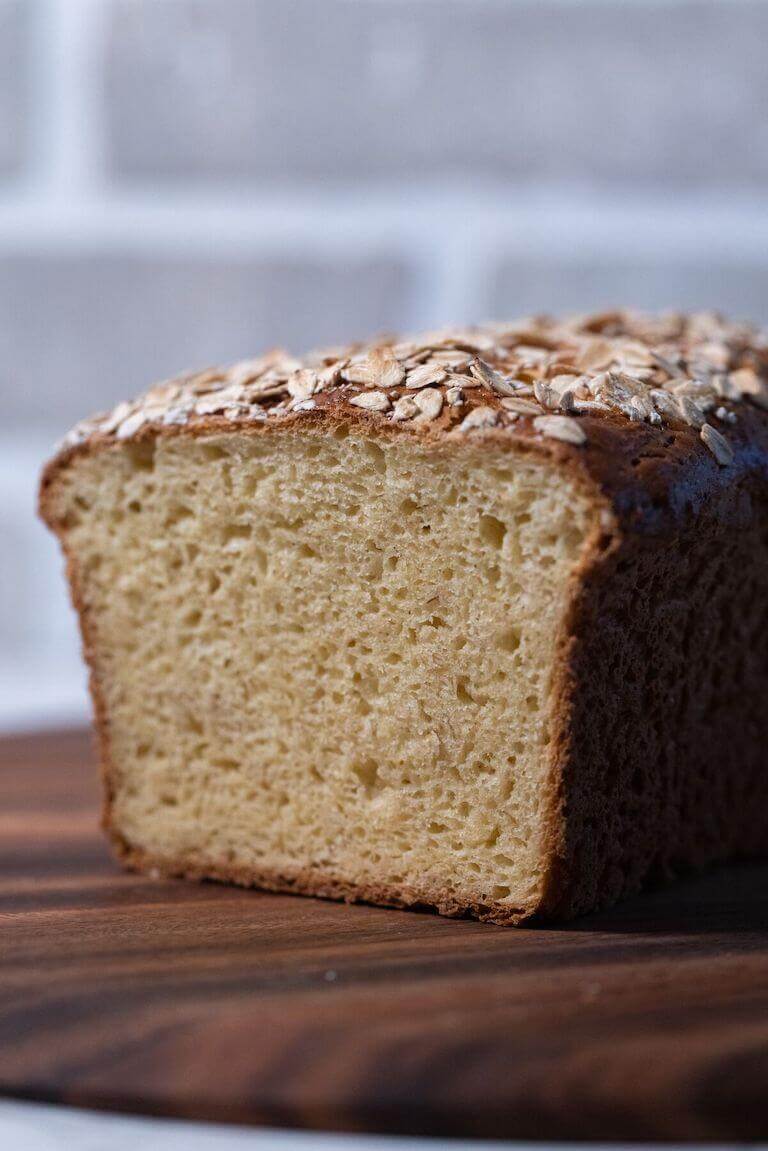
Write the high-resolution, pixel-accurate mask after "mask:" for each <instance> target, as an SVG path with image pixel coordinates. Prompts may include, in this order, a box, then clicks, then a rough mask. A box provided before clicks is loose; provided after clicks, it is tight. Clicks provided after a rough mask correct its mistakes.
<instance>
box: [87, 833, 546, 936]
mask: <svg viewBox="0 0 768 1151" xmlns="http://www.w3.org/2000/svg"><path fill="white" fill-rule="evenodd" d="M110 838H111V840H112V845H113V848H114V850H115V854H116V855H117V856H118V858H119V859H120V861H121V863H122V864H123V865H124V866H125V867H127V868H129V869H130V870H132V871H139V872H142V873H144V874H148V875H151V876H152V877H153V878H161V877H163V878H182V879H193V880H215V881H217V882H220V883H234V884H236V885H237V886H238V887H255V888H258V889H259V890H261V891H273V892H278V893H281V894H284V895H311V896H314V897H315V898H317V899H332V900H335V901H337V902H341V903H369V904H374V905H376V906H378V907H396V908H401V909H407V910H414V911H429V912H435V913H436V914H438V915H446V916H449V917H451V918H453V919H460V918H470V919H480V920H483V921H485V922H488V923H497V924H501V925H504V926H519V925H520V924H521V923H523V922H525V921H526V920H527V919H529V918H530V917H531V915H532V914H533V913H534V911H535V907H534V906H533V905H531V906H530V907H527V908H515V907H510V906H509V904H505V903H498V902H497V903H493V902H491V903H478V902H472V901H471V902H462V901H461V900H458V899H454V898H447V897H446V895H445V893H444V892H441V891H439V890H437V889H430V888H423V889H422V888H420V889H418V890H417V889H416V888H414V887H409V886H404V885H398V886H397V887H392V886H387V885H386V884H372V883H351V882H350V881H349V880H345V879H341V878H339V877H338V876H333V875H330V874H328V873H326V872H323V871H322V870H321V869H317V868H311V867H306V868H297V869H296V870H295V871H292V872H290V873H289V872H283V871H278V870H276V869H274V868H258V867H234V866H233V865H232V864H227V863H220V864H218V863H214V862H211V861H209V860H205V862H196V861H195V860H193V859H172V860H168V859H162V858H160V857H159V856H156V855H152V854H150V853H147V852H145V851H143V850H141V849H139V848H134V847H132V846H130V845H128V844H126V843H125V841H124V840H123V839H122V838H121V837H120V836H119V835H117V834H115V833H114V832H111V835H110Z"/></svg>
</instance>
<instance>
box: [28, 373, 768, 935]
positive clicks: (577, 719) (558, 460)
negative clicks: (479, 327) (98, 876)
mask: <svg viewBox="0 0 768 1151" xmlns="http://www.w3.org/2000/svg"><path fill="white" fill-rule="evenodd" d="M500 403H501V401H500V398H499V395H498V394H495V393H494V392H493V391H492V390H491V389H489V388H485V387H480V388H476V389H474V390H473V392H472V393H471V399H470V400H469V402H468V405H467V409H466V410H470V411H471V410H473V409H475V408H479V407H486V408H490V409H493V410H496V411H498V410H500ZM466 410H465V414H466ZM579 424H580V426H581V427H582V428H583V431H584V433H585V442H584V443H583V444H576V443H570V442H564V441H561V440H559V439H553V438H544V437H542V436H541V435H540V434H538V433H537V430H536V428H535V426H534V425H533V423H532V421H530V420H519V421H516V422H514V423H512V424H511V425H510V426H504V427H499V426H489V427H478V428H477V429H476V430H474V431H473V432H472V433H471V434H472V444H473V447H477V446H478V445H485V446H487V447H488V448H489V449H490V448H493V449H496V450H499V449H502V450H508V451H510V452H511V453H514V454H523V455H535V456H536V457H538V458H541V459H546V460H548V461H549V463H550V464H551V466H552V469H553V473H554V474H561V473H564V474H565V475H566V476H567V478H568V481H569V482H570V483H571V484H573V485H574V486H575V487H576V488H577V489H578V490H579V491H580V492H582V493H584V494H585V495H586V497H587V498H588V499H589V501H590V502H591V503H592V505H593V506H594V509H595V525H596V526H595V529H594V531H593V533H592V535H591V537H590V538H589V539H588V541H587V543H586V546H585V548H584V551H583V553H582V557H581V561H580V564H579V567H578V569H577V571H576V572H575V573H574V576H573V579H572V584H571V588H570V593H569V605H570V606H569V609H568V612H567V617H566V619H565V621H564V624H563V627H562V630H561V634H560V637H559V639H558V643H557V655H556V666H555V679H554V691H553V696H552V699H553V704H552V710H551V718H550V723H551V733H552V739H551V744H550V762H549V768H548V772H547V782H546V806H545V811H546V815H545V819H544V829H543V831H544V834H543V851H544V855H545V858H546V873H545V879H544V882H543V885H542V888H541V891H540V893H539V894H538V896H537V897H535V898H533V899H532V900H531V901H530V902H529V903H528V904H527V905H526V906H523V907H519V908H512V909H511V908H510V907H509V906H508V905H506V904H503V903H488V904H482V905H481V904H477V903H473V902H468V903H462V902H460V901H457V900H454V899H450V900H446V899H445V898H444V897H443V896H442V895H441V893H440V892H439V891H435V890H429V889H427V888H425V889H423V890H422V889H420V890H415V889H413V888H405V887H403V888H389V887H386V886H380V885H370V884H365V883H361V884H355V883H351V882H348V881H346V880H344V879H341V878H339V877H337V876H333V875H330V874H324V873H323V872H322V871H321V870H316V869H313V868H307V869H299V870H297V871H295V872H292V873H290V874H288V873H283V872H279V871H274V870H270V869H261V868H244V867H233V866H231V865H229V864H226V863H223V862H222V863H221V864H217V863H215V862H214V863H210V862H207V861H206V862H205V863H201V862H199V861H196V860H194V859H192V858H180V859H172V860H169V859H162V858H158V857H157V856H153V855H150V854H147V853H145V852H144V851H142V850H141V849H139V848H137V847H135V846H134V845H131V844H129V843H127V842H126V841H125V840H124V839H123V837H122V836H121V835H120V832H119V830H118V829H116V828H115V827H114V825H113V822H112V801H113V780H114V765H113V762H112V757H111V746H110V744H111V741H110V727H109V715H108V711H107V708H106V704H105V700H104V693H103V691H102V684H101V673H100V670H99V662H98V640H97V635H96V628H95V624H94V621H93V620H92V619H91V618H90V616H89V611H88V606H87V601H86V599H85V596H84V594H83V590H82V585H81V579H80V574H79V572H78V569H77V562H76V557H75V556H74V555H73V554H72V551H71V549H70V547H69V545H68V539H67V530H66V524H65V523H64V522H63V520H62V518H61V516H60V514H59V511H58V508H57V501H56V489H57V484H58V482H59V480H60V479H61V477H62V476H63V475H64V473H65V472H66V471H67V469H69V468H71V467H72V466H74V465H76V463H77V461H78V460H79V459H81V458H83V457H86V456H89V455H91V454H93V453H97V452H104V451H120V450H121V444H120V442H117V441H116V440H115V438H114V435H112V434H105V433H101V432H99V431H98V430H97V431H94V432H92V433H90V434H88V436H87V437H86V438H85V439H84V440H83V441H82V442H79V443H76V444H73V445H71V446H67V447H65V448H63V449H62V450H61V451H60V452H59V453H58V454H57V455H56V456H55V457H54V459H53V460H52V461H51V462H50V463H49V464H48V465H47V466H46V468H45V470H44V473H43V476H42V481H41V488H40V503H39V507H40V514H41V516H42V518H43V519H44V520H45V522H46V523H47V524H48V526H49V527H50V528H51V529H52V530H53V531H54V532H55V533H56V535H57V536H58V538H59V540H60V542H61V546H62V549H63V551H64V555H65V557H66V565H67V574H68V578H69V582H70V587H71V594H72V600H73V603H74V606H75V609H76V611H77V613H78V616H79V619H80V627H81V633H82V638H83V650H84V656H85V659H86V662H87V663H88V666H89V669H90V687H91V694H92V698H93V703H94V722H95V730H96V736H97V740H98V746H99V756H100V762H101V765H102V778H103V784H104V792H103V794H104V807H103V826H104V828H105V830H106V831H107V833H108V835H109V836H110V839H111V841H112V844H113V846H114V848H115V851H116V853H117V855H118V856H119V858H120V859H121V861H122V862H123V863H124V864H125V865H126V866H128V867H130V868H134V869H136V870H140V871H143V872H149V873H156V874H159V875H181V876H185V877H188V878H195V879H204V878H207V879H216V880H222V881H225V882H231V883H236V884H240V885H244V886H254V887H259V888H263V889H265V890H269V891H281V892H295V893H301V894H305V895H315V896H320V897H323V898H329V899H337V900H344V901H347V902H357V901H360V902H368V903H374V904H379V905H383V906H394V907H416V908H421V909H431V910H435V911H437V912H439V913H440V914H443V915H451V916H458V915H469V916H472V917H474V918H478V919H484V920H489V921H491V922H494V923H503V924H519V923H522V922H526V921H529V920H532V919H545V920H549V919H564V918H569V917H571V916H573V915H576V914H579V913H581V912H583V911H585V910H589V909H591V908H594V907H598V906H605V905H607V904H609V903H611V902H613V901H614V900H615V899H616V898H618V897H619V896H620V895H622V894H624V893H626V892H627V891H630V890H634V889H636V888H637V887H639V886H640V885H641V884H642V883H643V882H644V881H645V880H646V879H647V877H648V876H649V875H650V874H653V872H654V868H657V865H658V863H659V860H661V857H662V856H663V854H664V853H663V852H662V853H659V852H658V851H655V845H654V844H653V843H651V842H648V843H646V844H645V845H643V844H641V845H640V847H638V846H637V844H636V843H635V841H634V840H632V843H631V845H630V847H629V848H628V849H627V850H624V849H623V848H622V845H621V843H619V842H617V841H615V839H616V836H614V841H611V843H610V844H608V843H607V842H606V843H605V844H603V846H602V847H601V848H600V850H598V851H588V850H585V835H587V832H586V831H585V827H588V825H589V823H590V818H591V815H590V813H592V815H594V810H593V809H594V802H593V801H594V795H595V794H596V793H595V792H594V791H593V792H592V794H591V795H590V792H589V788H590V786H591V784H590V782H589V781H593V782H594V776H595V771H594V764H593V762H592V759H591V758H590V751H589V745H588V743H585V742H584V740H580V738H579V729H580V725H582V724H584V723H585V722H588V720H587V719H585V715H584V700H585V699H588V698H591V695H590V692H591V691H592V689H593V688H595V685H596V684H597V686H598V687H600V686H601V683H602V681H601V677H603V679H604V676H605V669H604V668H599V667H597V666H595V665H594V663H591V662H590V661H593V660H594V658H595V634H594V633H595V627H596V624H597V625H598V630H599V625H600V620H601V619H604V618H607V617H608V616H612V614H620V613H621V612H622V611H623V610H624V607H625V605H624V602H623V600H624V598H625V597H626V596H627V594H628V590H629V588H630V583H628V582H627V579H626V578H625V574H626V572H627V571H632V570H634V568H638V569H639V568H640V567H642V565H643V564H644V563H646V562H647V559H648V557H649V556H653V554H657V555H658V554H662V553H663V551H664V549H669V548H673V547H675V546H676V542H677V541H679V540H680V539H688V538H689V537H691V538H692V533H693V536H695V533H696V532H697V531H699V530H700V528H701V525H702V524H704V530H705V536H706V539H707V540H708V541H709V543H710V545H711V546H712V547H717V546H718V544H719V543H722V541H723V540H725V539H728V538H729V536H730V534H732V533H733V531H734V530H736V525H737V526H738V530H739V531H746V532H750V531H754V532H756V533H760V532H762V534H763V535H765V525H766V523H768V518H766V507H768V414H767V413H766V412H765V411H763V410H761V409H760V408H759V407H757V406H754V405H752V404H742V405H740V406H739V416H738V421H737V422H736V423H735V424H734V425H733V428H732V429H731V430H730V432H729V442H730V445H731V448H732V451H733V460H732V462H731V464H730V466H728V467H727V468H723V467H722V466H720V465H719V463H718V461H717V459H716V458H715V457H714V456H713V455H712V454H711V452H709V451H708V450H707V447H706V446H705V445H704V444H703V443H702V440H701V437H700V435H699V431H698V429H697V428H696V427H692V426H689V425H688V424H686V423H684V422H683V421H677V422H673V423H672V424H671V425H670V424H665V425H653V424H649V423H644V422H632V421H628V420H627V419H626V418H624V417H622V416H620V415H619V414H617V413H614V412H611V411H604V412H593V413H590V414H586V415H583V416H582V417H580V419H579ZM342 425H346V426H348V427H350V428H353V429H354V430H356V431H359V432H361V433H363V434H365V435H368V436H371V437H377V438H380V439H388V438H390V437H394V436H402V435H405V436H412V437H417V438H418V440H419V441H420V442H422V443H423V444H425V445H427V446H431V447H434V448H435V450H442V449H445V448H447V447H450V445H451V444H455V445H456V446H460V444H461V443H462V442H464V433H462V432H460V431H457V429H456V424H455V419H453V418H452V415H451V413H450V412H449V411H448V410H447V409H444V410H443V412H442V413H441V415H440V417H439V418H437V419H434V420H431V421H429V422H426V423H424V424H422V425H415V424H408V423H395V422H391V421H389V420H387V419H386V418H384V417H383V416H382V414H381V413H379V412H375V411H366V410H364V409H362V408H360V407H358V406H355V405H353V404H352V403H351V402H350V397H349V395H348V394H346V393H345V391H344V389H343V388H331V389H329V390H328V391H327V392H325V393H324V394H323V395H319V396H317V397H316V402H315V404H314V407H313V408H312V409H311V410H302V411H286V412H284V413H281V414H280V415H279V416H278V417H276V418H272V419H267V420H262V421H259V422H255V421H254V422H248V421H244V422H242V423H240V422H238V423H235V424H234V425H233V422H232V421H231V420H230V419H228V418H226V417H225V416H223V415H221V414H209V415H201V416H198V417H196V418H195V419H193V420H192V421H190V422H189V423H186V424H183V425H171V426H164V425H157V424H155V423H144V424H142V425H141V426H140V427H138V428H137V429H136V430H135V432H132V434H131V435H130V436H129V437H127V439H128V441H129V442H131V443H141V442H144V441H150V440H153V439H155V438H156V437H171V436H172V437H201V436H211V435H216V434H222V433H228V434H232V433H234V434H237V435H248V436H257V435H270V434H272V432H273V431H277V430H279V431H280V432H282V433H283V434H285V433H286V432H293V433H295V434H296V435H304V434H306V433H315V434H318V433H320V434H328V433H332V432H333V431H334V430H336V429H338V428H339V427H341V426H342ZM739 517H741V520H739ZM760 563H761V564H762V563H763V557H762V556H761V558H760ZM622 573H624V575H623V574H622ZM763 574H766V573H763ZM764 586H767V587H768V581H767V582H766V584H765V585H764ZM650 624H652V620H651V618H650V616H648V617H647V618H640V619H636V620H634V621H633V622H632V625H631V628H632V634H633V635H635V633H636V635H637V637H638V638H636V641H635V642H636V643H637V644H640V643H641V639H642V634H643V629H644V628H646V627H648V626H649V625H650ZM617 642H619V640H618V639H617ZM761 643H762V640H761ZM638 650H639V649H638ZM759 660H760V661H762V660H763V649H762V648H761V654H760V657H759ZM760 668H761V673H760V674H761V678H760V681H759V683H757V684H756V685H755V690H756V691H759V692H764V691H765V690H766V688H768V652H765V662H764V663H760ZM690 677H691V682H692V683H693V682H695V669H691V672H690ZM598 681H600V682H598ZM603 686H604V684H603ZM620 690H621V689H620ZM598 710H599V709H598ZM593 715H594V712H593ZM598 719H599V716H598ZM749 719H750V723H752V724H753V727H754V724H755V723H756V722H758V721H757V720H755V714H754V709H751V710H750V713H749ZM598 726H599V723H598ZM752 736H753V738H759V739H760V740H764V739H766V738H768V723H766V721H762V723H761V724H760V730H759V731H758V732H755V731H753V733H752ZM731 737H732V732H731V729H730V726H729V725H728V724H726V725H725V727H724V729H723V732H722V733H721V736H720V737H719V740H720V743H719V746H718V748H717V749H716V751H717V753H718V754H719V755H721V757H722V758H723V762H724V763H725V764H726V765H727V770H729V771H736V772H738V771H739V765H738V764H734V763H733V761H732V756H731V755H730V753H729V748H728V741H729V739H730V738H731ZM686 738H688V737H686ZM691 738H692V737H691ZM629 759H630V760H631V755H630V756H629ZM635 770H637V768H636V766H634V765H633V764H632V763H631V762H627V763H625V764H623V766H622V767H621V771H620V774H621V777H622V778H624V777H625V776H627V775H631V773H632V771H635ZM652 770H653V769H652V768H651V772H652ZM683 770H684V771H685V770H687V771H689V772H690V773H691V775H692V777H693V776H695V772H696V766H695V764H693V763H690V764H683ZM604 774H605V773H604ZM600 786H603V787H604V786H605V782H604V780H603V781H602V782H601V784H600ZM750 787H751V791H750ZM750 787H747V788H746V789H745V795H744V797H743V806H744V811H742V810H741V809H740V811H739V813H738V818H737V819H734V828H735V829H736V832H735V833H734V834H731V835H721V836H720V841H719V842H718V843H715V844H714V846H710V847H709V848H708V849H706V850H692V849H691V850H688V852H687V853H686V852H685V851H684V852H682V853H681V854H680V857H679V859H678V860H677V863H676V864H675V865H674V866H673V865H671V864H670V862H669V860H670V859H671V856H672V855H673V854H674V853H673V852H672V853H670V852H667V856H668V858H667V860H666V862H664V863H663V865H664V867H666V869H667V870H670V869H671V870H680V869H684V868H685V867H688V866H701V865H702V864H703V863H706V862H709V861H710V860H711V859H713V858H723V857H725V856H728V855H734V854H737V853H739V852H740V851H742V853H743V854H757V853H764V852H765V851H766V850H768V825H765V820H764V819H763V822H762V823H760V822H759V821H757V822H755V826H754V828H753V829H752V833H751V834H746V836H745V837H744V842H743V843H742V844H741V845H739V843H738V842H737V839H738V837H739V836H744V828H745V812H746V810H747V809H748V808H750V807H751V806H752V805H754V804H755V803H763V806H764V808H765V809H768V783H764V784H763V785H762V786H760V785H758V784H757V783H755V782H754V781H752V783H751V784H750ZM601 802H607V801H606V799H605V795H603V794H602V793H601ZM696 811H697V812H698V808H697V809H696ZM699 814H701V813H699ZM693 815H694V816H695V815H696V812H693ZM646 824H647V826H645V828H644V834H645V836H646V839H648V840H650V839H652V838H653V836H654V835H659V836H663V835H665V834H666V835H667V836H669V834H670V832H672V833H675V832H679V831H680V826H681V825H680V821H678V823H677V824H676V825H675V824H674V821H672V823H670V824H669V825H665V823H664V820H663V819H662V817H661V814H660V813H659V812H656V813H653V814H652V817H648V818H647V819H646ZM737 825H738V827H737ZM764 825H765V826H764ZM614 830H615V831H616V833H617V834H619V835H620V832H621V828H620V827H619V825H618V824H617V826H616V828H615V829H614ZM662 862H663V861H662Z"/></svg>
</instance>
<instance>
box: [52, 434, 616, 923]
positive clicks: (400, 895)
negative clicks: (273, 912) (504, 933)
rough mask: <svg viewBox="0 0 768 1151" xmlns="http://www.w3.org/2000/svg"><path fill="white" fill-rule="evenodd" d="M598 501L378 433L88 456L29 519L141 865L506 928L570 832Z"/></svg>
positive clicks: (452, 449)
mask: <svg viewBox="0 0 768 1151" xmlns="http://www.w3.org/2000/svg"><path fill="white" fill-rule="evenodd" d="M599 510H600V502H599V500H596V499H595V496H594V493H591V492H590V491H588V490H587V489H586V488H585V486H584V485H583V484H580V483H576V482H574V480H573V478H572V474H571V472H569V471H568V470H567V469H564V468H563V469H561V468H558V467H557V466H556V464H555V463H554V462H553V460H552V459H551V458H547V457H544V456H542V455H537V454H536V453H535V452H530V451H525V450H522V449H520V450H514V449H513V448H511V447H510V445H509V444H508V443H503V444H502V443H499V442H495V441H494V440H493V439H492V438H491V439H490V440H489V439H488V438H487V437H485V438H484V437H477V436H475V437H472V436H465V437H462V438H461V439H460V440H459V441H458V442H456V441H452V442H447V441H446V440H445V439H437V438H433V439H430V438H428V437H419V436H407V435H382V434H381V433H380V432H376V431H373V430H372V429H371V427H370V425H369V424H368V423H367V422H366V421H365V420H351V421H349V422H345V421H343V420H337V421H335V422H334V423H333V425H331V426H328V425H327V424H320V423H319V422H314V423H313V422H310V421H306V420H305V421H304V423H303V425H302V427H301V430H300V431H299V430H297V426H296V425H295V424H294V425H292V426H288V427H280V426H276V427H271V428H269V429H265V428H264V427H261V426H260V427H255V428H249V429H233V430H220V429H218V430H208V431H205V430H202V431H199V432H198V433H197V434H194V435H191V434H176V433H174V434H160V435H155V434H145V435H144V436H143V437H138V438H136V437H134V438H131V439H129V440H126V441H125V442H118V443H109V444H103V445H101V446H100V447H98V448H97V449H95V450H85V451H83V450H79V451H77V452H76V453H74V454H73V455H72V456H71V458H69V459H68V460H67V462H66V464H65V465H64V466H59V467H56V468H55V470H54V471H53V472H52V474H51V475H50V476H49V479H48V483H47V486H46V489H45V494H44V511H45V515H46V518H47V519H48V521H49V523H50V524H51V526H53V527H54V529H55V530H56V531H57V532H58V533H59V535H60V537H61V539H62V541H63V544H64V547H65V551H66V553H67V556H68V559H69V570H70V577H71V581H72V586H73V591H74V598H75V602H76V604H77V607H78V608H79V611H80V615H81V621H82V628H83V634H84V640H85V649H86V654H87V658H88V660H89V663H90V667H91V672H92V686H93V692H94V697H95V700H96V710H97V721H98V726H99V729H100V735H101V743H102V753H103V759H104V763H105V774H106V794H107V801H106V823H107V826H108V828H109V831H110V833H111V835H112V838H113V840H114V842H115V844H116V846H117V848H118V850H119V851H120V853H121V854H122V855H123V856H124V857H125V858H126V859H127V860H128V862H129V863H131V864H133V865H137V866H142V867H145V868H156V869H158V870H159V871H161V872H163V873H169V874H188V875H195V876H200V877H211V878H221V879H228V880H234V881H236V882H241V883H245V884H252V885H255V886H260V887H267V888H272V889H278V890H294V891H299V892H306V893H310V894H321V895H329V896H335V897H344V898H348V899H365V900H371V901H374V902H379V903H390V904H396V905H412V904H420V905H428V906H431V907H434V908H437V909H438V910H440V911H442V912H444V913H448V914H462V913H472V914H474V915H478V916H481V917H484V918H490V919H493V920H496V921H499V922H517V921H520V920H521V919H523V918H525V917H526V916H529V915H531V914H532V913H534V912H535V911H536V910H537V909H538V908H539V907H540V906H541V905H542V901H543V900H544V898H545V893H546V889H547V884H548V881H549V873H550V870H551V866H552V860H553V855H554V853H555V852H556V845H557V841H558V837H559V835H560V826H559V819H560V813H559V810H558V807H557V801H556V792H557V754H556V746H557V742H558V738H559V727H558V725H559V724H560V722H561V718H560V713H561V711H562V707H563V700H562V698H561V696H562V687H563V684H562V671H563V666H564V658H565V656H564V647H565V646H567V643H568V615H569V610H570V605H571V601H572V596H573V591H574V587H575V582H576V578H577V572H578V571H579V568H580V565H582V564H583V562H584V557H585V554H586V553H587V551H588V550H589V548H590V547H591V546H592V542H593V540H594V536H595V533H596V532H597V531H598V530H599V529H598V517H599Z"/></svg>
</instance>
